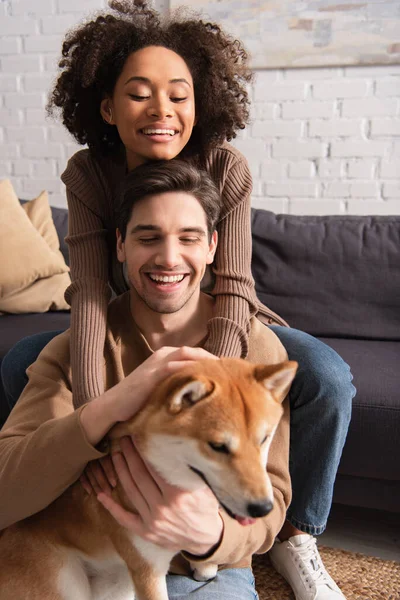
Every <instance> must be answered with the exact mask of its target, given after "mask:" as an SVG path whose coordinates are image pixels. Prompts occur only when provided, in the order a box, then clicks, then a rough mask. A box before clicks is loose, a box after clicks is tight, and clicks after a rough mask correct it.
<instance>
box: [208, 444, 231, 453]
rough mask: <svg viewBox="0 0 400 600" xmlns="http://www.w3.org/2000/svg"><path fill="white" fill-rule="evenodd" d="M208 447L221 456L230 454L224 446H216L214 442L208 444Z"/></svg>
mask: <svg viewBox="0 0 400 600" xmlns="http://www.w3.org/2000/svg"><path fill="white" fill-rule="evenodd" d="M208 445H209V446H210V448H212V449H213V450H214V451H215V452H222V454H230V453H231V451H230V450H229V448H228V446H227V445H226V444H216V443H215V442H208Z"/></svg>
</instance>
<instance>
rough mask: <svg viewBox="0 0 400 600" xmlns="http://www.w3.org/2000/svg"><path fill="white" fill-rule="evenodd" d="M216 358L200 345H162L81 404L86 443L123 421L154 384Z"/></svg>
mask: <svg viewBox="0 0 400 600" xmlns="http://www.w3.org/2000/svg"><path fill="white" fill-rule="evenodd" d="M204 358H208V359H214V360H219V359H218V358H217V357H216V356H214V355H213V354H210V353H209V352H207V351H206V350H203V348H190V347H188V346H183V347H182V348H172V347H169V346H164V347H163V348H160V349H159V350H157V351H156V352H154V354H152V355H151V356H150V357H149V358H147V359H146V360H145V361H144V362H143V363H142V364H141V365H140V366H139V367H137V368H136V369H135V370H134V371H132V373H130V374H129V375H128V376H127V377H125V379H123V380H122V381H120V382H119V383H117V385H115V386H114V387H112V388H110V389H109V390H107V391H106V392H104V394H102V395H101V396H99V397H98V398H94V400H92V401H91V402H88V403H87V404H85V405H84V407H83V410H82V411H81V414H80V421H81V425H82V428H83V430H84V432H85V435H86V438H87V440H88V442H89V443H90V444H92V445H93V446H96V444H98V443H99V442H100V440H101V439H102V438H103V437H104V436H105V435H106V433H107V432H108V431H109V430H110V429H111V427H112V426H113V425H115V424H116V423H118V422H120V421H127V420H128V419H130V418H131V417H133V416H134V415H135V414H136V413H137V412H138V411H139V410H140V409H141V408H142V406H143V405H144V404H145V402H146V401H147V399H148V397H149V395H150V393H151V392H152V390H153V389H154V387H155V386H156V385H157V384H159V383H160V382H161V381H162V380H163V379H165V378H166V377H167V376H168V375H171V374H172V373H175V372H176V371H179V369H182V368H183V367H186V366H187V365H188V364H190V363H191V362H193V361H196V360H201V359H204Z"/></svg>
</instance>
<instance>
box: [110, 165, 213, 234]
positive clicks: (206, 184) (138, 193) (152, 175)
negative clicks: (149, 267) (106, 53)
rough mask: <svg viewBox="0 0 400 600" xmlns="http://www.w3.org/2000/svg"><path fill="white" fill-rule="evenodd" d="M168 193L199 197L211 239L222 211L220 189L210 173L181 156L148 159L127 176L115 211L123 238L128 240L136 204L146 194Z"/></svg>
mask: <svg viewBox="0 0 400 600" xmlns="http://www.w3.org/2000/svg"><path fill="white" fill-rule="evenodd" d="M167 192H185V193H187V194H190V195H192V196H194V197H195V198H196V200H198V202H199V203H200V205H201V206H202V208H203V210H204V213H205V216H206V222H207V231H208V237H209V241H211V235H212V233H213V231H214V230H215V228H216V224H217V221H218V218H219V215H220V210H221V196H220V194H219V191H218V189H217V187H216V185H215V183H214V182H213V181H212V179H211V177H210V176H209V175H208V173H206V172H205V171H202V170H200V169H198V168H197V167H195V166H193V165H191V164H190V163H188V162H185V161H182V160H178V159H173V160H166V161H154V162H147V163H145V164H143V165H141V166H139V167H136V169H133V170H132V171H131V172H130V173H128V175H127V176H126V177H125V179H124V181H123V182H122V186H121V191H120V202H119V206H118V208H117V211H116V223H117V227H118V229H119V231H120V233H121V236H122V239H123V240H125V236H126V228H127V225H128V222H129V220H130V218H131V215H132V209H133V207H134V205H135V203H136V202H138V201H139V200H142V198H145V197H146V196H154V195H156V194H165V193H167Z"/></svg>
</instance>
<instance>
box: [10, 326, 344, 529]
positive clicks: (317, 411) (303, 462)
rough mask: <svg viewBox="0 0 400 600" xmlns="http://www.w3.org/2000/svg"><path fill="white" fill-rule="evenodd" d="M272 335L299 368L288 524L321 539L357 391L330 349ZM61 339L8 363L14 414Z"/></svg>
mask: <svg viewBox="0 0 400 600" xmlns="http://www.w3.org/2000/svg"><path fill="white" fill-rule="evenodd" d="M271 329H272V330H273V331H274V333H275V334H276V335H277V336H278V337H279V339H280V340H281V342H282V344H283V345H284V346H285V348H286V350H287V353H288V355H289V358H290V359H291V360H296V361H297V362H298V363H299V369H298V372H297V374H296V377H295V380H294V382H293V384H292V387H291V390H290V393H289V400H290V409H291V415H290V461H289V467H290V476H291V480H292V491H293V500H292V503H291V505H290V507H289V509H288V512H287V519H288V520H289V521H290V522H291V523H292V525H294V526H295V527H297V528H298V529H300V530H301V531H304V532H305V533H310V534H312V535H318V534H320V533H322V532H323V531H324V529H325V527H326V522H327V519H328V515H329V511H330V509H331V504H332V494H333V485H334V482H335V478H336V472H337V469H338V466H339V461H340V457H341V454H342V448H343V445H344V442H345V439H346V435H347V429H348V426H349V422H350V415H351V406H352V398H353V396H354V394H355V388H354V386H353V385H352V383H351V380H352V375H351V373H350V368H349V366H348V365H347V364H346V363H345V362H344V361H343V360H342V359H341V358H340V356H339V355H338V354H337V353H336V352H335V351H334V350H332V348H330V347H329V346H327V345H326V344H324V343H323V342H320V341H319V340H318V339H316V338H314V337H312V336H311V335H308V334H307V333H304V332H303V331H299V330H297V329H291V328H289V327H280V326H278V325H277V326H275V325H274V326H271ZM59 333H61V332H60V331H57V332H46V333H39V334H36V335H34V336H31V337H27V338H24V339H23V340H21V341H20V342H18V344H16V345H15V346H14V348H12V349H11V350H10V351H9V353H8V354H7V355H6V356H5V357H4V359H3V362H2V369H1V374H2V378H3V385H4V389H5V392H6V396H7V399H8V403H9V406H10V409H11V408H12V407H13V406H14V404H15V403H16V401H17V399H18V398H19V396H20V394H21V392H22V390H23V388H24V387H25V385H26V383H27V381H28V379H27V377H26V374H25V371H26V369H27V368H28V366H29V365H30V364H32V363H33V362H34V361H35V360H36V358H37V356H38V354H39V352H40V351H41V350H42V348H43V347H44V346H45V345H46V344H47V343H48V342H49V341H50V339H52V338H53V337H54V336H55V335H57V334H59Z"/></svg>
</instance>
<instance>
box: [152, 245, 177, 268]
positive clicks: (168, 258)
mask: <svg viewBox="0 0 400 600" xmlns="http://www.w3.org/2000/svg"><path fill="white" fill-rule="evenodd" d="M155 262H156V264H157V265H159V266H163V267H167V268H169V269H170V268H172V267H176V266H177V265H179V264H181V262H182V261H181V255H180V251H179V246H178V244H176V243H174V242H173V241H169V242H165V243H164V244H162V246H161V247H160V248H159V249H158V252H157V256H156V259H155Z"/></svg>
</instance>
